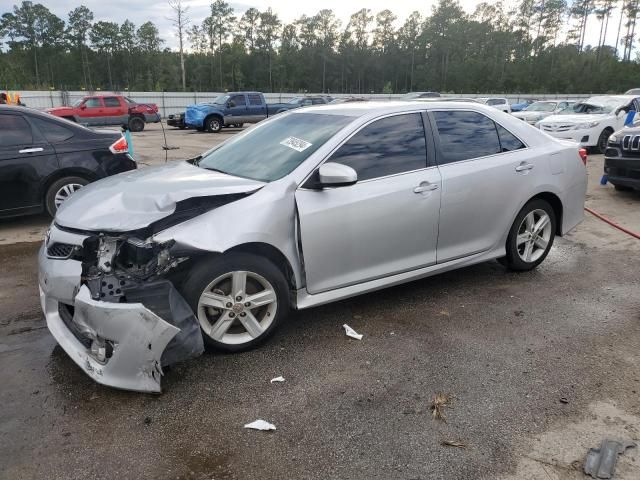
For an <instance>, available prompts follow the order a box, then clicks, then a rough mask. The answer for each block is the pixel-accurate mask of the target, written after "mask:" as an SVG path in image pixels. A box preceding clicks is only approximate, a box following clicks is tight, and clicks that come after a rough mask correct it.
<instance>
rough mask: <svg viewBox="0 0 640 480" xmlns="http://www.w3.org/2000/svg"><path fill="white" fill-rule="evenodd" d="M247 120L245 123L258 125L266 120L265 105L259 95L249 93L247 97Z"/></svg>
mask: <svg viewBox="0 0 640 480" xmlns="http://www.w3.org/2000/svg"><path fill="white" fill-rule="evenodd" d="M247 100H248V105H247V120H246V123H258V122H259V121H261V120H264V119H265V118H267V104H266V103H265V100H264V97H263V96H262V95H260V94H259V93H249V94H248V95H247Z"/></svg>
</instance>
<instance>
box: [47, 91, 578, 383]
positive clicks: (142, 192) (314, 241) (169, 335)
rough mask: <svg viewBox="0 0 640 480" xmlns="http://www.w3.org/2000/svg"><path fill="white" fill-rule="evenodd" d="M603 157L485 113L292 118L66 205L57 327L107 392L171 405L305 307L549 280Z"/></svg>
mask: <svg viewBox="0 0 640 480" xmlns="http://www.w3.org/2000/svg"><path fill="white" fill-rule="evenodd" d="M585 158H586V153H585V152H584V151H581V152H579V149H578V147H577V146H573V145H572V144H570V143H568V142H560V141H556V140H554V139H551V138H549V137H548V136H547V135H544V134H543V133H542V132H540V131H539V130H536V129H533V128H530V127H529V126H528V125H526V124H524V123H523V122H521V121H520V120H517V119H515V118H513V117H511V116H510V115H505V114H504V113H502V112H499V111H497V110H495V109H493V108H488V107H486V106H484V105H477V104H473V103H468V104H464V105H462V104H454V103H444V102H443V103H436V102H434V103H417V102H413V103H407V102H369V103H367V104H343V105H335V106H334V105H327V106H323V107H309V108H305V109H300V110H294V111H291V112H287V113H284V114H282V115H277V116H275V117H273V118H271V119H269V120H266V121H265V122H262V123H260V124H258V125H256V126H255V127H254V128H251V129H248V130H246V131H244V132H243V133H241V134H239V135H235V136H234V137H233V138H231V139H230V140H228V141H226V142H225V143H223V144H221V145H219V146H217V147H215V148H213V149H211V150H209V151H208V152H206V153H204V154H203V155H200V156H198V157H197V158H195V159H192V160H190V161H186V162H175V163H170V164H167V165H163V166H159V167H149V168H145V169H144V170H140V171H139V172H133V173H127V174H123V175H118V176H116V177H111V178H109V179H106V180H103V181H101V182H100V183H99V184H96V185H90V186H88V187H85V188H83V189H82V190H80V191H79V192H78V193H76V194H75V195H74V197H72V198H71V199H70V200H69V201H68V202H65V203H64V204H63V206H62V208H60V210H59V211H58V213H57V215H56V218H55V222H54V223H53V224H52V225H51V228H50V232H49V235H48V237H47V241H46V243H45V244H44V245H43V246H42V248H41V250H40V254H39V268H40V275H39V279H40V291H41V298H42V305H43V309H44V312H45V316H46V319H47V325H48V327H49V329H50V331H51V333H52V334H53V336H54V337H55V338H56V339H57V341H58V343H59V344H60V345H61V346H62V348H64V349H65V350H66V351H67V352H68V353H69V355H70V357H71V358H72V359H73V360H74V361H75V362H76V363H77V364H78V365H79V366H80V368H81V369H83V370H84V371H85V372H86V373H87V374H88V375H90V376H91V377H92V378H93V379H94V380H96V381H97V382H99V383H103V384H106V385H111V386H115V387H119V388H127V389H133V390H140V391H156V392H157V391H160V379H161V376H162V367H163V366H165V365H168V364H171V363H172V362H175V361H178V360H181V359H184V358H191V357H192V356H194V355H197V354H199V353H200V352H202V341H203V339H204V341H205V342H206V343H207V344H209V345H210V346H212V347H215V348H217V349H221V350H226V351H240V350H245V349H247V348H251V347H254V346H256V345H258V344H259V343H261V342H263V341H264V340H265V339H266V338H267V337H268V336H269V335H271V334H272V333H273V331H274V330H275V329H276V328H277V327H278V325H280V324H281V323H282V322H283V321H284V319H285V317H286V316H287V315H288V313H289V312H290V311H291V310H292V309H294V310H295V309H305V308H309V307H313V306H316V305H322V304H326V303H330V302H334V301H338V300H341V299H344V298H348V297H352V296H354V295H358V294H361V293H366V292H371V291H373V290H377V289H381V288H384V287H387V286H391V285H397V284H400V283H403V282H408V281H411V280H415V279H419V278H423V277H426V276H429V275H434V274H436V273H439V272H444V271H448V270H451V269H454V268H459V267H464V266H468V265H473V264H476V263H480V262H484V261H488V260H492V259H496V258H497V259H500V260H501V262H502V263H503V264H504V265H506V266H507V267H508V268H510V269H512V270H516V271H525V270H531V269H533V268H535V267H536V266H538V265H539V264H540V263H541V262H542V261H543V260H544V259H545V257H546V256H547V254H548V253H549V250H550V248H551V246H552V244H553V241H554V238H555V236H556V235H564V234H565V233H567V232H568V231H570V230H571V229H572V228H573V227H574V226H575V225H576V224H578V223H579V222H580V221H581V220H582V218H583V205H584V199H585V191H586V185H587V175H586V168H585V165H584V163H583V162H584V161H585ZM61 244H63V245H68V246H69V247H67V248H70V249H72V251H73V254H72V255H71V256H67V257H64V258H61V257H60V256H58V255H56V251H57V250H53V251H52V249H53V247H55V246H58V245H61ZM81 266H82V268H81ZM200 332H201V333H200ZM165 347H166V348H165ZM167 352H169V353H167Z"/></svg>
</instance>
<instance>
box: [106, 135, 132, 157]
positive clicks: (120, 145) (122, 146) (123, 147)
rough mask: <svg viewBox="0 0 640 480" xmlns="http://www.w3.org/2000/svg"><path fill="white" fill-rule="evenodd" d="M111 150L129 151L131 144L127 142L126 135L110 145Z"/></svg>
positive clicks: (112, 151) (117, 151) (114, 152)
mask: <svg viewBox="0 0 640 480" xmlns="http://www.w3.org/2000/svg"><path fill="white" fill-rule="evenodd" d="M109 151H110V152H111V153H113V154H117V153H127V152H128V151H129V144H128V143H127V139H126V138H124V137H120V138H119V139H118V140H116V141H115V142H114V143H113V144H112V145H111V146H110V147H109Z"/></svg>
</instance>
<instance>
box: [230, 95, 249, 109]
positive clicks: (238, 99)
mask: <svg viewBox="0 0 640 480" xmlns="http://www.w3.org/2000/svg"><path fill="white" fill-rule="evenodd" d="M229 101H230V102H233V103H235V106H236V107H245V106H246V105H247V101H246V100H245V99H244V95H234V96H233V97H231V99H230V100H229Z"/></svg>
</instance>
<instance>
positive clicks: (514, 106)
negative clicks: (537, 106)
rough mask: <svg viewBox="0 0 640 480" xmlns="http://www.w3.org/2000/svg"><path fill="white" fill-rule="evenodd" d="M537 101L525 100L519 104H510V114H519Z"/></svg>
mask: <svg viewBox="0 0 640 480" xmlns="http://www.w3.org/2000/svg"><path fill="white" fill-rule="evenodd" d="M537 101H538V100H531V99H526V100H522V101H521V102H518V103H512V104H511V111H512V112H520V111H522V110H524V109H525V108H527V107H528V106H529V105H531V104H532V103H535V102H537Z"/></svg>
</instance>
